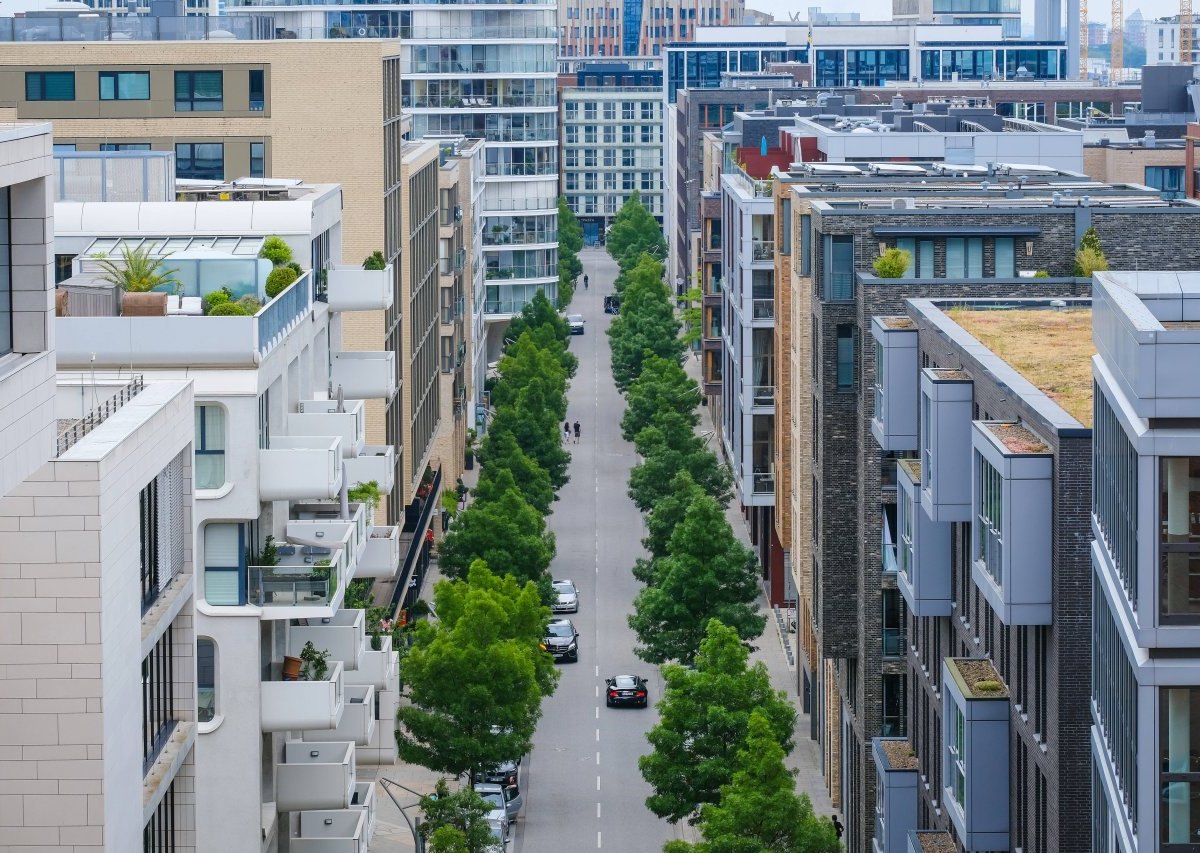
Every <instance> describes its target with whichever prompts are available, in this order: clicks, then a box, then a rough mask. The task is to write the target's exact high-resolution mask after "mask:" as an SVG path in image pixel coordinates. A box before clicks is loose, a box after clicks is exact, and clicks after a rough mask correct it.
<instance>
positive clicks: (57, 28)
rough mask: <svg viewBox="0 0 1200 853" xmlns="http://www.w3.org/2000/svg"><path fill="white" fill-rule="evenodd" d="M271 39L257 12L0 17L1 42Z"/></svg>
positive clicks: (272, 35) (271, 32)
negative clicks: (254, 13)
mask: <svg viewBox="0 0 1200 853" xmlns="http://www.w3.org/2000/svg"><path fill="white" fill-rule="evenodd" d="M273 38H275V27H274V24H273V22H272V21H271V19H270V18H267V17H262V16H258V15H239V16H236V17H229V16H225V17H218V16H216V15H213V16H207V15H200V16H195V17H153V16H150V15H144V16H143V15H122V16H110V15H97V16H95V17H92V16H88V17H82V16H81V17H53V18H0V42H23V41H53V42H60V41H81V42H82V41H209V40H213V41H253V40H259V39H273Z"/></svg>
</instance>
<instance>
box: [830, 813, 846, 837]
mask: <svg viewBox="0 0 1200 853" xmlns="http://www.w3.org/2000/svg"><path fill="white" fill-rule="evenodd" d="M833 831H834V832H836V833H837V837H838V838H841V837H842V833H843V832H845V831H846V827H844V826H842V822H841V821H840V820H838V819H837V815H834V816H833Z"/></svg>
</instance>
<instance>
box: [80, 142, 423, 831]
mask: <svg viewBox="0 0 1200 853" xmlns="http://www.w3.org/2000/svg"><path fill="white" fill-rule="evenodd" d="M410 145H411V144H410ZM405 154H406V159H405V162H404V163H402V164H399V165H400V168H401V169H403V170H404V172H405V174H402V175H401V176H400V177H401V180H402V181H410V182H411V183H406V184H405V186H404V189H403V197H404V205H405V208H406V211H408V212H406V213H405V217H404V219H403V227H404V229H405V233H406V235H410V237H409V239H407V240H406V242H409V243H411V244H412V247H413V248H412V250H411V251H408V252H406V253H405V254H404V255H403V256H402V257H403V258H404V259H405V260H406V261H407V260H409V259H410V258H412V259H413V262H414V265H413V266H412V267H411V268H410V269H409V270H406V271H404V273H403V276H402V280H403V281H404V282H405V283H406V287H405V289H404V290H403V294H404V299H405V300H406V307H407V310H406V312H405V313H406V315H407V316H406V317H405V320H406V322H405V324H404V326H405V328H406V329H409V328H412V329H415V330H417V331H419V332H423V337H422V338H421V339H419V341H418V344H417V345H415V346H414V345H413V344H412V343H411V342H410V341H408V340H405V341H404V343H403V347H402V348H401V353H402V356H401V357H403V358H406V359H409V360H410V362H421V361H422V360H428V361H430V362H431V365H430V366H429V369H428V372H426V366H425V365H423V364H416V365H415V366H414V365H413V364H412V363H410V365H409V366H408V367H407V369H406V371H405V373H406V376H407V374H409V373H410V372H411V375H412V376H414V377H415V378H416V379H417V380H421V379H423V378H424V377H426V376H430V377H432V385H430V384H426V385H425V386H423V388H422V392H421V395H420V396H419V397H415V398H414V397H411V396H410V395H409V390H410V389H409V388H408V387H403V388H398V387H397V385H396V380H395V376H396V375H397V371H396V366H395V361H396V358H397V354H396V353H395V352H392V351H357V350H347V349H344V348H343V345H342V343H341V341H342V338H343V336H344V333H345V324H344V318H345V317H347V316H348V315H353V314H355V313H358V312H380V313H382V312H385V311H391V310H394V308H395V306H394V304H393V282H394V281H395V278H394V276H393V270H392V269H391V268H390V266H387V267H385V268H384V269H381V270H368V269H363V268H362V267H361V266H360V265H359V264H358V263H352V264H348V265H343V264H342V263H341V260H342V240H341V237H342V234H343V229H344V224H343V223H342V222H341V220H340V216H341V208H342V202H341V199H342V192H341V190H340V188H339V187H338V186H336V185H322V184H311V185H310V184H305V183H302V182H297V181H283V180H277V181H274V182H267V183H265V184H262V185H260V186H259V187H258V189H257V190H256V191H254V192H251V194H252V195H254V200H252V201H249V200H241V201H235V200H232V199H229V200H222V199H225V198H226V197H228V196H230V195H232V194H233V192H234V191H235V189H234V188H233V187H230V186H224V187H220V186H219V187H216V188H209V189H206V190H200V189H198V188H191V189H189V190H187V191H185V194H186V193H192V194H194V195H199V194H203V195H204V196H205V198H204V200H198V201H170V202H147V203H141V204H138V205H134V206H124V209H123V210H122V211H121V212H120V214H121V215H119V214H118V212H117V211H116V210H114V209H112V207H111V205H105V204H103V203H82V204H80V203H60V204H59V205H58V206H57V209H58V211H59V217H60V219H63V220H64V221H66V223H67V225H68V228H67V229H65V233H64V236H63V238H62V240H63V245H62V246H60V247H56V251H57V249H58V248H62V249H64V250H66V251H74V250H75V247H76V246H77V245H78V244H79V242H80V241H81V240H82V239H84V237H85V236H86V235H85V232H87V231H88V230H89V229H91V230H93V231H94V232H99V230H100V227H101V226H98V225H97V223H105V224H104V226H103V227H104V228H106V229H107V230H106V232H105V233H94V234H93V235H92V237H91V241H90V244H89V245H88V246H87V247H86V248H85V249H84V250H83V251H80V252H79V253H78V254H77V255H76V257H75V258H74V259H73V260H72V261H71V264H72V271H73V273H74V275H73V276H72V277H71V278H68V279H66V280H65V281H63V282H62V283H61V285H60V288H61V290H62V291H63V292H64V293H65V298H64V302H65V305H64V308H63V311H64V316H61V317H59V318H58V320H57V321H56V326H57V332H58V339H59V341H60V342H61V343H62V346H61V347H60V349H59V352H58V359H59V364H60V366H62V367H64V368H68V369H70V368H76V369H84V368H86V369H87V370H88V371H89V372H90V371H95V372H96V373H98V374H100V375H104V374H108V373H112V372H115V371H118V370H122V369H125V370H128V366H129V365H130V364H134V365H136V366H137V368H138V370H139V371H140V372H141V374H142V375H144V376H146V377H150V378H152V379H153V378H155V377H177V376H181V375H182V376H187V377H190V378H192V380H193V382H194V385H195V403H194V405H189V407H188V409H189V411H187V413H186V417H187V421H186V423H185V425H184V427H183V429H182V430H180V432H181V434H182V435H183V436H184V438H185V439H186V440H193V441H194V444H195V459H196V462H195V470H196V474H195V485H196V499H195V513H194V514H195V519H194V521H195V526H194V529H195V531H196V532H195V546H194V551H195V562H196V565H197V566H199V567H200V577H201V579H202V580H201V582H200V583H199V584H198V585H197V589H196V606H195V611H196V613H195V643H194V648H195V650H196V651H195V660H196V665H197V677H196V691H197V700H196V701H195V702H194V703H193V705H192V706H194V707H196V708H197V712H198V713H197V717H198V718H197V720H196V728H197V730H198V741H199V743H198V745H197V749H196V760H195V776H196V779H197V782H196V805H195V810H196V816H195V832H196V846H197V847H198V848H199V849H204V850H207V849H215V848H218V847H219V848H220V849H222V850H230V851H237V850H244V851H261V850H276V849H291V850H303V849H314V850H315V849H351V848H352V849H362V848H365V847H366V846H367V844H368V843H369V840H370V836H371V833H372V831H373V827H374V788H373V785H372V784H371V782H370V781H368V780H367V779H365V778H364V777H363V776H362V774H360V773H359V772H358V771H357V768H358V767H359V766H360V765H370V764H390V763H392V762H394V760H395V757H396V752H395V742H394V737H393V733H392V725H391V721H392V719H393V717H394V715H395V708H396V702H397V697H398V688H399V684H398V672H397V666H398V662H397V654H396V652H394V651H393V650H392V648H391V639H390V637H386V636H384V637H380V638H378V639H375V638H372V637H368V633H369V632H370V631H371V630H372V628H373V626H370V625H367V624H366V617H365V613H364V611H363V610H361V609H354V608H346V607H345V606H343V605H344V601H345V599H346V594H347V588H348V586H349V585H350V583H351V582H352V581H355V580H363V579H371V582H372V592H371V597H372V598H373V599H374V600H375V601H377V602H380V603H384V604H388V603H390V604H391V605H392V606H393V607H401V606H403V604H404V603H405V602H407V601H410V599H411V597H412V596H414V595H415V594H418V593H419V591H420V586H421V582H422V580H423V578H422V574H423V571H422V570H421V562H420V555H421V553H422V552H423V546H424V538H425V530H426V529H427V528H428V525H429V523H430V518H431V515H432V508H433V507H434V506H435V505H436V502H437V500H438V487H439V484H440V481H439V479H438V475H437V473H436V472H435V474H434V477H433V482H432V484H431V485H432V488H431V490H430V494H429V495H428V496H425V497H421V498H416V499H415V500H414V502H413V504H411V505H410V507H409V508H406V510H405V512H404V513H403V514H402V515H401V517H400V519H398V520H397V522H396V523H382V521H383V520H382V519H381V518H378V517H377V516H378V515H381V514H382V510H381V509H379V508H378V507H377V506H376V503H377V501H376V499H375V498H374V497H373V496H371V495H370V494H368V495H367V496H365V497H363V496H362V495H360V494H359V493H358V491H357V487H359V486H361V485H362V484H366V483H370V482H374V483H376V484H377V485H378V489H379V492H380V494H387V493H388V492H390V491H391V490H392V489H393V487H394V485H395V482H394V481H395V478H396V477H397V476H402V477H411V476H413V475H412V471H413V470H414V467H416V466H417V465H429V464H430V459H431V457H430V454H429V453H428V451H426V450H421V451H411V450H410V449H409V446H407V445H403V444H402V445H400V446H399V447H397V446H394V445H392V444H379V445H372V444H368V441H369V439H368V437H367V429H366V403H367V401H368V400H372V399H375V400H381V399H397V400H399V401H401V404H402V406H403V411H404V417H405V421H406V422H408V421H409V420H410V418H411V421H412V424H413V426H412V428H411V435H413V436H416V438H415V439H413V440H414V441H415V443H416V444H417V446H418V447H420V446H421V442H423V441H425V438H424V437H423V436H421V434H420V433H419V431H418V430H419V429H420V428H421V427H422V426H423V424H428V423H429V422H430V414H429V410H428V409H427V408H426V407H436V406H437V405H438V395H437V383H438V382H439V380H440V377H439V375H438V372H437V367H436V361H435V358H434V356H435V355H436V348H437V323H438V318H437V312H436V306H437V301H438V299H439V295H438V287H439V281H438V279H437V277H436V275H437V274H436V268H437V231H436V229H437V227H438V226H437V216H438V195H437V174H436V173H437V170H438V157H437V154H438V149H437V147H436V146H434V145H432V144H417V145H411V147H406V151H405ZM431 167H432V168H431ZM408 173H411V174H408ZM130 207H133V208H135V209H133V210H131V209H129V208H130ZM106 208H107V209H106ZM264 230H265V231H267V232H268V233H271V234H275V235H276V236H279V237H282V238H283V239H284V240H285V241H287V242H288V243H289V244H290V245H291V247H292V249H293V253H294V255H295V256H296V257H297V258H299V259H300V260H301V265H302V267H304V272H303V275H302V276H301V277H300V278H299V279H297V280H296V281H295V282H294V283H293V284H292V285H291V286H289V287H288V288H287V289H286V290H284V291H282V292H281V293H279V294H277V295H276V296H275V297H274V298H270V299H266V298H265V296H266V294H265V292H264V290H263V284H264V280H265V275H266V273H268V272H269V270H270V263H269V262H268V261H264V260H261V259H259V258H258V252H259V248H260V247H261V245H262V242H263V239H264V235H263V233H262V232H263V231H264ZM115 232H120V233H115ZM184 244H186V245H184ZM126 246H128V247H131V248H138V249H140V250H143V251H147V252H149V253H150V254H151V256H152V257H162V258H167V257H169V258H170V260H169V261H167V263H169V264H170V265H171V266H172V267H174V268H177V269H178V273H177V278H178V279H179V280H180V282H181V285H182V289H183V290H182V293H181V294H180V296H179V299H180V303H181V305H180V306H179V308H178V309H176V308H175V307H173V306H171V305H170V304H169V298H168V297H167V296H166V295H164V296H163V299H164V300H168V301H167V302H166V303H164V305H163V306H162V308H161V309H160V310H159V311H151V310H147V312H146V314H147V315H146V316H127V312H122V313H120V314H118V313H117V311H114V310H113V307H114V306H113V304H112V301H111V300H110V299H106V298H105V297H106V291H107V290H108V289H107V288H106V286H105V285H104V283H102V282H97V281H96V276H95V273H96V272H97V271H96V269H95V265H96V255H97V254H105V255H107V256H109V257H120V256H121V254H122V249H123V248H124V247H126ZM314 246H316V247H319V251H320V252H321V253H327V254H325V255H324V257H325V259H326V261H327V263H325V264H324V265H323V266H321V267H318V268H312V267H310V265H309V263H308V258H309V257H310V254H311V253H312V252H313V251H314ZM197 250H199V251H197ZM417 258H420V259H421V260H420V263H419V264H418V263H417V260H416V259H417ZM426 263H428V264H429V265H430V266H431V269H432V270H433V272H432V274H426V275H423V276H422V274H421V270H423V269H424V266H423V265H424V264H426ZM414 273H415V276H414ZM318 274H323V275H318ZM318 277H319V278H321V279H323V291H320V292H319V291H318V288H317V281H316V280H317V279H318ZM413 277H415V278H417V279H419V281H417V282H416V284H418V285H419V286H415V285H413V286H408V285H411V284H412V278H413ZM414 286H415V291H414V290H413V287H414ZM221 287H228V288H229V289H230V290H231V291H232V292H233V295H234V297H235V298H239V299H240V298H243V296H249V297H254V298H256V299H259V300H263V302H264V304H263V305H262V307H261V308H260V309H259V310H258V311H257V313H255V314H254V315H252V316H250V315H247V316H207V315H202V314H196V313H195V305H194V303H193V305H192V306H191V307H190V308H189V305H188V301H189V300H194V299H197V298H198V297H204V296H205V295H206V294H209V293H211V292H213V290H215V289H220V288H221ZM155 295H156V294H149V295H148V296H155ZM318 295H320V296H322V297H323V298H320V299H318V298H317V297H318ZM129 299H130V297H129V296H126V297H125V300H126V301H128V300H129ZM426 314H428V318H427V320H428V324H426V323H425V321H422V322H420V323H418V322H417V320H418V318H421V317H425V315H426ZM429 324H432V332H431V331H430V330H429V329H430V326H429ZM414 399H415V401H416V404H417V405H416V406H415V408H414V407H413V403H412V402H411V401H412V400H414ZM434 414H436V412H435V413H434ZM422 419H423V420H422ZM193 437H194V438H193ZM430 440H432V439H430ZM417 452H419V453H420V455H416V454H417ZM409 453H413V454H414V459H413V460H411V461H406V460H405V458H404V457H406V456H408V455H409ZM433 464H436V460H433ZM415 479H416V480H421V479H422V474H420V473H418V474H417V475H416V476H415ZM352 490H355V492H354V494H355V499H351V491H352ZM187 529H189V530H190V529H192V527H191V525H189V526H188V528H187ZM309 642H311V643H312V645H313V649H312V650H311V651H310V652H306V651H305V648H306V645H307V644H308V643H309ZM189 646H191V643H190V642H189ZM313 651H315V652H318V653H319V652H321V651H325V652H327V653H328V655H327V657H325V659H324V660H323V661H322V662H320V663H317V662H315V661H313V660H312V652H313Z"/></svg>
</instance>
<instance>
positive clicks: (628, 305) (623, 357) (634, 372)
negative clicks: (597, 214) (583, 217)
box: [608, 257, 684, 392]
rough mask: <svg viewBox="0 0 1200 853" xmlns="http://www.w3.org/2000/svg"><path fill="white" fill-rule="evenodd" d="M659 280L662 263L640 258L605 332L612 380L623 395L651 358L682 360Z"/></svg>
mask: <svg viewBox="0 0 1200 853" xmlns="http://www.w3.org/2000/svg"><path fill="white" fill-rule="evenodd" d="M662 276H663V266H662V264H661V263H659V262H658V261H655V260H653V259H651V258H648V257H646V258H643V259H642V261H641V262H640V263H638V264H637V266H636V267H634V268H633V270H632V271H631V273H630V275H629V285H628V286H627V287H626V288H625V291H626V292H625V295H624V296H622V298H621V312H620V314H619V316H618V317H617V318H616V319H615V320H613V322H612V324H611V325H610V326H609V328H608V337H609V345H610V348H611V349H612V371H613V379H614V380H616V383H617V387H618V388H619V389H620V390H621V391H622V392H624V391H625V390H626V389H627V388H628V387H629V385H630V384H631V383H632V382H633V381H634V380H635V379H637V377H638V375H639V374H640V373H641V370H642V362H643V361H645V359H647V358H649V357H650V356H653V355H657V356H661V357H662V358H666V359H674V360H676V361H679V360H680V359H681V358H682V357H683V349H684V344H683V341H682V340H680V338H679V320H678V319H677V318H676V317H675V309H674V308H673V307H672V306H671V296H670V294H669V293H668V291H667V286H666V284H664V283H663V280H662Z"/></svg>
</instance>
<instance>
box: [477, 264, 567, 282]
mask: <svg viewBox="0 0 1200 853" xmlns="http://www.w3.org/2000/svg"><path fill="white" fill-rule="evenodd" d="M557 275H558V264H525V265H524V266H513V267H488V268H487V274H486V275H485V276H484V278H486V279H487V280H488V281H497V280H499V281H504V280H507V279H521V278H554V277H556V276H557Z"/></svg>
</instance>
